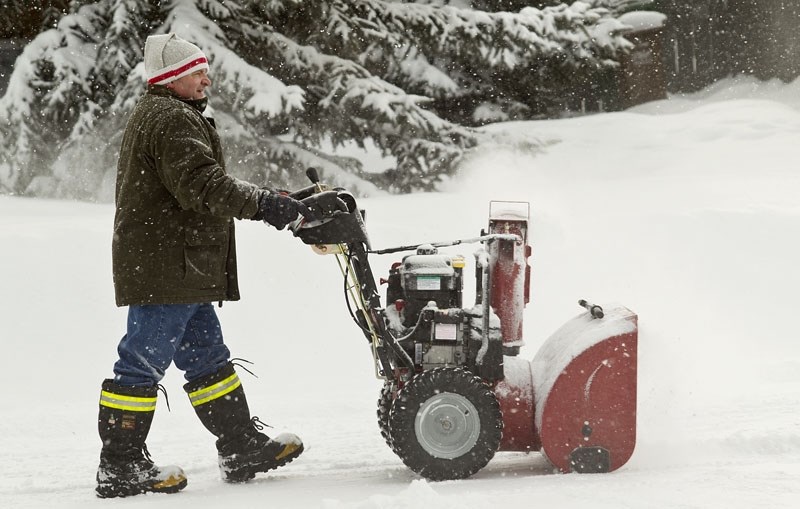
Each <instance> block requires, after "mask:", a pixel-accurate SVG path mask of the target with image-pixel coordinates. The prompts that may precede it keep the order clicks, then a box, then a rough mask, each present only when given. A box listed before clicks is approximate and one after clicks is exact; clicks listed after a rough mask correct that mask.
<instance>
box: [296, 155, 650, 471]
mask: <svg viewBox="0 0 800 509" xmlns="http://www.w3.org/2000/svg"><path fill="white" fill-rule="evenodd" d="M308 176H309V178H310V179H311V181H312V183H313V185H312V186H310V187H308V188H305V189H302V190H300V191H297V192H296V193H293V196H294V197H296V198H298V199H302V200H303V202H304V203H306V204H307V205H308V206H309V207H311V208H312V209H314V210H315V211H316V212H317V213H318V214H319V216H320V217H321V219H319V220H316V221H310V222H309V221H305V220H302V219H301V220H300V221H297V222H295V223H294V224H292V225H291V226H290V228H291V230H292V231H293V233H294V234H295V235H296V236H297V237H298V238H300V239H301V240H302V241H303V242H304V243H306V244H310V245H312V246H313V248H314V250H315V251H317V252H318V253H321V254H334V255H336V258H337V260H338V261H339V265H340V268H341V270H342V273H343V275H344V280H345V298H346V301H347V303H348V309H349V310H350V313H351V315H352V317H353V319H354V321H355V322H356V324H357V325H358V326H359V328H360V329H361V330H362V332H363V333H364V335H365V336H366V338H367V340H368V342H369V344H370V346H371V348H372V353H373V356H374V359H375V366H376V374H377V376H378V377H379V378H382V379H383V380H384V386H383V390H382V391H381V394H380V397H379V400H378V424H379V427H380V431H381V434H382V435H383V437H384V439H385V440H386V443H387V444H388V445H389V447H391V448H392V450H393V451H394V452H395V453H396V454H397V455H398V456H399V457H400V458H401V459H402V461H403V462H404V463H405V464H406V465H407V466H408V467H409V468H411V469H412V470H413V471H415V472H417V473H418V474H420V475H421V476H423V477H425V478H427V479H431V480H447V479H459V478H465V477H468V476H470V475H472V474H474V473H475V472H477V471H478V470H480V469H481V468H483V467H484V466H485V465H486V464H487V463H488V462H489V460H491V458H492V457H493V456H494V454H495V452H497V451H541V452H542V453H543V454H544V456H545V457H546V458H547V459H548V460H549V461H550V462H551V463H552V464H553V465H554V466H555V467H556V468H557V469H558V470H560V471H562V472H584V473H586V472H609V471H613V470H616V469H618V468H619V467H621V466H622V465H624V464H625V462H626V461H628V459H629V458H630V457H631V455H632V453H633V449H634V445H635V442H636V367H637V338H638V326H637V316H636V314H634V313H633V312H632V311H630V310H629V309H627V308H625V307H616V308H614V309H609V310H606V311H604V310H603V309H602V308H601V307H600V306H597V305H594V304H591V303H589V302H586V301H584V300H581V301H579V304H581V306H583V307H584V308H585V309H586V310H585V312H583V313H582V314H580V315H578V316H576V317H575V318H573V319H572V320H571V321H569V322H567V323H566V324H565V325H564V326H563V327H561V328H560V329H559V330H558V331H557V332H556V333H555V334H553V335H552V336H551V337H550V338H549V339H548V340H547V341H546V342H545V343H544V344H543V345H542V347H541V348H540V350H539V351H538V352H537V354H536V355H535V357H534V359H533V360H532V361H528V360H525V359H522V358H520V357H519V355H518V354H519V352H520V347H521V346H522V344H523V341H522V322H523V321H522V316H523V313H522V311H523V308H524V307H525V305H526V304H527V303H528V301H529V289H530V266H529V265H528V258H529V257H530V255H531V248H530V246H529V244H528V228H529V210H528V209H529V207H528V204H527V203H519V202H492V203H491V204H490V211H489V225H488V230H487V231H482V232H481V235H480V236H478V237H474V238H471V239H463V240H457V241H452V242H443V243H428V244H422V245H409V246H401V247H397V248H391V249H382V250H373V249H372V248H371V246H370V244H369V239H368V235H367V231H366V227H365V224H364V218H363V211H360V210H359V209H358V207H357V204H356V200H355V199H354V197H353V196H352V195H351V194H350V193H348V192H347V191H345V190H342V189H329V188H327V187H326V186H324V185H322V184H320V183H319V179H318V177H317V174H316V171H313V169H312V170H309V172H308ZM465 242H473V243H481V244H482V246H481V248H479V249H478V250H477V252H476V254H475V271H474V272H475V295H476V299H475V300H476V302H475V303H474V305H471V306H469V307H464V303H463V302H462V300H463V285H464V268H465V265H466V260H465V259H464V258H463V257H461V256H450V255H447V254H443V253H440V252H439V250H438V248H442V247H445V246H453V245H457V244H461V243H465ZM402 251H412V253H411V254H407V255H405V256H404V257H403V258H402V260H401V261H399V262H397V263H395V264H394V265H393V266H392V268H391V270H390V272H389V275H388V278H386V279H381V283H386V284H387V290H386V305H385V306H384V305H382V304H381V300H380V296H379V293H378V286H377V285H376V282H375V279H374V277H373V274H372V269H371V268H370V264H369V261H368V259H367V257H368V255H369V254H388V253H396V252H402Z"/></svg>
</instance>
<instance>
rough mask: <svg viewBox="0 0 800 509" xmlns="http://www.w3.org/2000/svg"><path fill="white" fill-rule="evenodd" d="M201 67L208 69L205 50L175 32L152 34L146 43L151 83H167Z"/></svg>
mask: <svg viewBox="0 0 800 509" xmlns="http://www.w3.org/2000/svg"><path fill="white" fill-rule="evenodd" d="M201 69H208V59H207V58H206V56H205V54H204V53H203V51H202V50H201V49H200V48H198V47H197V46H195V45H194V44H192V43H191V42H189V41H185V40H183V39H181V38H180V37H178V36H177V35H175V34H164V35H151V36H150V37H148V38H147V41H145V43H144V71H145V73H146V74H147V83H148V84H149V85H165V84H167V83H169V82H171V81H175V80H177V79H179V78H182V77H184V76H186V75H188V74H192V73H193V72H195V71H199V70H201Z"/></svg>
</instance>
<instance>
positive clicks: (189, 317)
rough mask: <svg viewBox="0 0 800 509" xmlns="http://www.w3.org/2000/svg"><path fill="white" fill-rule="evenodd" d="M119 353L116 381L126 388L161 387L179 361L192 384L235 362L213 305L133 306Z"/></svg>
mask: <svg viewBox="0 0 800 509" xmlns="http://www.w3.org/2000/svg"><path fill="white" fill-rule="evenodd" d="M117 352H118V354H119V360H118V361H117V362H116V363H115V364H114V381H115V382H116V383H118V384H119V385H124V386H152V385H155V384H157V383H158V382H159V381H160V380H161V379H162V378H164V373H165V372H166V370H167V368H168V367H169V365H170V364H171V363H172V362H173V361H174V362H175V366H177V368H178V369H180V370H181V371H183V372H184V378H186V380H187V381H189V382H191V381H192V380H196V379H197V378H200V377H202V376H205V375H210V374H212V373H216V372H217V371H219V370H220V369H221V368H222V367H223V366H225V365H226V364H227V362H228V360H229V359H230V351H229V350H228V347H227V346H225V344H224V342H223V340H222V328H221V327H220V324H219V319H218V318H217V313H216V311H215V310H214V305H213V304H210V303H202V304H166V305H160V304H159V305H143V306H130V307H129V308H128V330H127V334H125V336H123V338H122V340H121V341H120V343H119V346H118V347H117Z"/></svg>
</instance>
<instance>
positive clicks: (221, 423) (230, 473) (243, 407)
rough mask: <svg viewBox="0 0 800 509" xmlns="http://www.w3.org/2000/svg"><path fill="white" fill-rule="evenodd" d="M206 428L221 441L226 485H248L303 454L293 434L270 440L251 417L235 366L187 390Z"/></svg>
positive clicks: (222, 473)
mask: <svg viewBox="0 0 800 509" xmlns="http://www.w3.org/2000/svg"><path fill="white" fill-rule="evenodd" d="M183 388H184V389H185V390H186V392H187V393H188V394H189V400H190V401H191V402H192V406H193V407H194V409H195V412H197V416H198V417H199V418H200V421H201V422H202V423H203V425H204V426H205V427H206V428H208V430H209V431H210V432H211V433H213V434H214V435H215V436H216V437H217V451H218V452H219V469H220V473H221V475H222V477H223V479H225V480H226V481H229V482H244V481H248V480H250V479H252V478H253V477H255V475H256V472H266V471H268V470H272V469H274V468H278V467H280V466H283V465H285V464H287V463H289V462H290V461H292V460H293V459H295V458H296V457H298V456H300V453H302V452H303V442H302V441H301V440H300V438H298V437H297V436H296V435H294V434H292V433H282V434H280V435H278V436H277V437H275V438H270V437H268V436H267V435H265V434H264V433H261V432H260V431H259V430H261V429H263V427H262V426H261V424H260V421H259V420H258V418H257V417H253V418H251V417H250V409H249V408H248V406H247V399H246V398H245V395H244V389H243V388H242V384H241V382H240V381H239V376H238V375H237V374H236V371H235V370H234V367H233V364H231V363H228V364H227V365H226V366H225V367H223V368H222V369H220V370H219V371H218V372H216V373H214V374H212V375H208V376H205V377H203V378H200V379H198V380H194V381H193V382H190V383H188V384H186V385H184V387H183Z"/></svg>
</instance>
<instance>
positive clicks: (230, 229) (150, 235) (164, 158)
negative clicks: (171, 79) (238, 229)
mask: <svg viewBox="0 0 800 509" xmlns="http://www.w3.org/2000/svg"><path fill="white" fill-rule="evenodd" d="M200 103H202V104H200ZM204 103H205V101H183V100H181V99H179V98H177V97H176V96H174V95H172V93H171V92H170V91H169V90H167V89H166V88H165V87H150V88H149V89H148V91H147V92H146V93H145V94H144V95H143V96H142V98H141V99H140V100H139V102H138V104H137V105H136V107H135V108H134V110H133V113H132V114H131V117H130V119H129V120H128V125H127V127H126V128H125V133H124V135H123V138H122V146H121V148H120V157H119V164H118V167H117V187H116V205H117V211H116V216H115V219H114V239H113V244H112V258H113V269H114V289H115V293H116V301H117V305H118V306H127V305H132V304H186V303H196V302H215V301H221V300H238V299H239V286H238V281H237V274H236V245H235V239H234V226H233V218H239V219H252V218H253V216H255V215H256V214H257V212H258V201H259V199H260V196H261V194H262V193H263V192H264V191H262V190H260V189H259V188H258V187H257V186H255V185H253V184H249V183H247V182H244V181H241V180H238V179H236V178H234V177H231V176H230V175H228V174H227V172H226V171H225V162H224V160H223V155H222V146H221V144H220V139H219V135H218V134H217V132H216V130H215V129H214V127H213V125H212V124H211V122H210V121H209V120H208V119H207V118H205V117H203V115H202V114H201V111H202V109H203V108H204V107H205V104H204Z"/></svg>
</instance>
